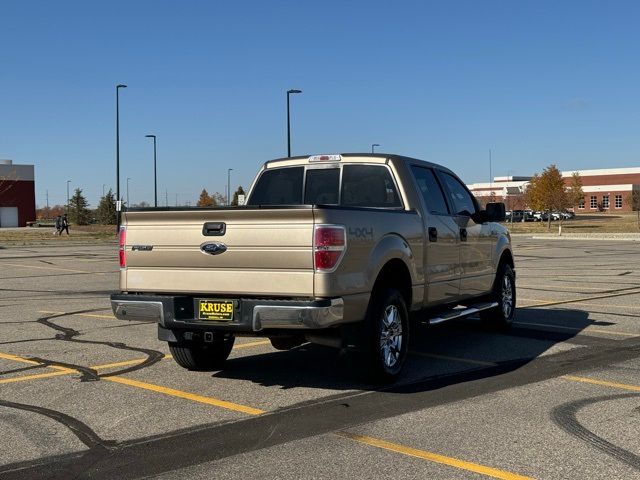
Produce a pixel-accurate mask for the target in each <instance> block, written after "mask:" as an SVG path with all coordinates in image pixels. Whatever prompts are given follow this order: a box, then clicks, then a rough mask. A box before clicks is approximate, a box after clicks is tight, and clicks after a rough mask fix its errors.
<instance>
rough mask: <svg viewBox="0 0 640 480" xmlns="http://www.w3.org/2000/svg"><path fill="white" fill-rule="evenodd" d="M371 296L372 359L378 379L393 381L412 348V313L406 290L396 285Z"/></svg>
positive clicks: (368, 315) (372, 371)
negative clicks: (403, 293) (404, 294)
mask: <svg viewBox="0 0 640 480" xmlns="http://www.w3.org/2000/svg"><path fill="white" fill-rule="evenodd" d="M380 293H381V294H378V292H374V295H376V296H377V298H373V299H372V300H371V305H370V306H369V311H368V313H367V320H366V322H367V327H368V329H369V333H370V334H369V345H368V347H369V348H368V353H367V355H368V359H367V360H368V361H367V363H368V364H369V367H370V368H371V373H372V377H373V379H374V380H375V381H380V382H385V383H388V382H393V381H394V380H396V379H397V378H398V376H399V374H400V371H401V370H402V366H403V365H404V362H405V360H406V358H407V352H408V350H409V314H408V311H407V305H406V302H405V299H404V297H403V296H402V294H401V293H400V292H399V291H398V290H396V289H393V288H389V289H386V290H384V291H382V292H380Z"/></svg>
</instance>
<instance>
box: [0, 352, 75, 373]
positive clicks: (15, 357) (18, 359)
mask: <svg viewBox="0 0 640 480" xmlns="http://www.w3.org/2000/svg"><path fill="white" fill-rule="evenodd" d="M0 358H4V359H5V360H13V361H14V362H20V363H28V364H29V365H42V366H46V367H47V368H53V369H54V370H59V371H61V372H63V371H64V372H68V373H71V372H75V370H73V369H71V368H66V367H60V366H58V365H47V364H46V363H42V362H37V361H35V360H30V359H28V358H24V357H19V356H18V355H12V354H10V353H0Z"/></svg>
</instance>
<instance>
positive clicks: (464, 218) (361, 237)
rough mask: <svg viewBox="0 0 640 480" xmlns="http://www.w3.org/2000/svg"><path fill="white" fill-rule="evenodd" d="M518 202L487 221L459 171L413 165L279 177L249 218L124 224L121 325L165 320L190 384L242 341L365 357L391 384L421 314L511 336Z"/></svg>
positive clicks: (284, 170)
mask: <svg viewBox="0 0 640 480" xmlns="http://www.w3.org/2000/svg"><path fill="white" fill-rule="evenodd" d="M504 219H505V210H504V204H503V203H489V204H487V206H486V208H485V209H481V208H480V206H479V204H478V202H477V201H476V199H475V198H474V196H473V195H472V194H471V193H470V192H469V190H468V189H467V187H466V186H465V184H464V183H463V182H462V181H461V180H460V179H459V178H458V177H457V176H456V174H455V173H453V172H452V171H451V170H449V169H447V168H445V167H443V166H440V165H436V164H434V163H428V162H424V161H421V160H417V159H413V158H407V157H402V156H397V155H373V154H372V155H362V154H344V155H314V156H311V157H294V158H286V159H280V160H274V161H270V162H267V163H265V165H264V166H263V167H262V169H261V170H260V172H258V175H257V177H256V180H255V181H254V183H253V186H252V188H251V190H250V191H249V195H248V201H247V205H246V206H243V207H234V208H227V207H217V208H185V209H176V208H151V209H150V208H138V209H131V210H127V211H125V212H124V213H123V224H122V227H121V230H120V253H119V257H120V290H121V293H117V294H114V295H111V305H112V309H113V312H114V314H115V316H116V317H117V318H119V319H128V320H146V321H149V320H155V321H157V322H158V337H159V339H160V340H163V341H166V342H168V343H169V349H170V350H171V352H172V355H173V358H174V360H175V361H176V362H177V363H178V364H179V365H181V366H182V367H184V368H187V369H189V370H213V369H220V368H222V366H223V363H224V361H225V360H226V358H227V357H228V356H229V353H230V352H231V349H232V347H233V344H234V341H235V337H236V336H241V335H245V336H264V337H268V338H269V339H270V340H271V343H272V345H273V346H274V347H275V348H276V349H281V350H286V349H290V348H294V347H296V346H298V345H300V344H302V343H304V342H315V343H319V344H324V345H331V346H335V347H339V348H354V349H357V350H358V351H361V352H362V353H363V354H364V355H365V357H366V359H367V370H369V371H370V372H371V373H374V374H375V376H376V377H377V378H378V379H379V380H383V381H385V380H386V381H389V380H393V379H394V378H396V377H397V375H398V374H399V373H400V370H401V369H402V366H403V364H404V362H405V359H406V357H407V353H408V346H409V336H410V329H411V327H410V323H409V319H410V317H409V313H410V312H413V313H416V314H418V313H421V317H422V319H424V320H426V321H428V322H429V323H431V324H438V323H441V322H444V321H448V320H452V319H455V318H461V317H466V316H469V315H473V314H476V313H479V315H480V318H481V320H482V321H483V322H485V323H486V324H488V325H490V326H491V327H492V328H504V327H508V326H509V325H510V324H511V322H512V321H513V318H514V312H515V301H516V284H515V266H514V261H513V253H512V250H511V237H510V235H509V232H508V230H507V229H506V228H505V227H503V226H502V225H500V224H498V223H496V222H500V221H504Z"/></svg>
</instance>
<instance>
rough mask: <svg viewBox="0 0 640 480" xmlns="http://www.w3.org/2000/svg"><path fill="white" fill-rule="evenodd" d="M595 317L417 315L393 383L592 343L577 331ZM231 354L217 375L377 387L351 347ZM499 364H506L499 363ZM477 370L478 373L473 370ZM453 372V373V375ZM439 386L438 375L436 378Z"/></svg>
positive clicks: (490, 367)
mask: <svg viewBox="0 0 640 480" xmlns="http://www.w3.org/2000/svg"><path fill="white" fill-rule="evenodd" d="M594 324H596V325H601V326H602V325H604V326H605V328H606V325H608V324H610V323H609V322H594V321H592V320H590V319H589V312H585V311H582V310H571V309H535V308H519V309H518V311H517V315H516V321H515V323H514V325H513V326H512V328H511V329H509V330H508V331H505V332H491V331H487V330H486V328H485V327H484V326H483V325H482V324H481V323H480V322H479V320H478V319H474V318H469V319H466V320H461V321H454V322H451V323H448V324H444V325H440V326H436V327H427V326H426V325H423V324H421V323H420V322H419V321H417V322H414V323H413V325H412V331H411V341H410V346H409V358H408V359H407V363H405V367H404V371H403V374H402V376H401V378H400V379H399V380H398V382H397V384H396V385H397V386H401V385H408V384H413V383H420V382H424V381H428V380H429V379H434V378H439V379H446V377H447V376H450V377H451V383H459V381H460V380H459V379H460V375H458V374H460V373H464V372H474V375H473V377H474V378H482V374H481V372H483V371H486V376H493V375H496V374H498V373H505V372H508V371H511V370H515V369H517V368H520V367H522V366H523V365H525V364H527V363H529V362H530V361H532V360H534V359H536V358H539V357H540V356H543V355H552V354H554V353H560V352H566V351H568V350H571V349H573V348H576V347H579V346H585V345H590V344H593V342H594V341H600V340H594V339H593V338H592V337H586V336H578V335H579V333H580V332H581V331H582V330H583V329H584V328H586V327H588V326H590V325H594ZM241 355H242V356H237V357H234V356H233V354H232V357H230V358H229V360H228V361H227V363H226V367H225V369H224V370H222V371H219V372H216V373H215V374H213V377H215V378H229V379H236V380H245V381H249V382H253V383H256V384H259V385H261V386H268V387H280V388H281V389H292V388H314V389H326V390H338V391H341V390H377V389H379V386H377V385H375V384H372V383H368V382H367V381H366V377H367V366H366V363H364V361H363V360H362V358H361V355H358V354H357V353H354V352H349V353H337V350H335V349H331V348H329V347H323V346H319V345H312V344H305V345H302V346H300V347H297V348H294V349H292V350H289V351H284V352H280V351H273V352H269V353H264V354H259V355H247V354H246V353H242V354H241ZM496 367H503V368H496ZM478 375H480V376H478ZM456 379H458V380H456ZM438 383H439V386H442V382H438Z"/></svg>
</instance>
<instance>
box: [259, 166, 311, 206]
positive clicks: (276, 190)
mask: <svg viewBox="0 0 640 480" xmlns="http://www.w3.org/2000/svg"><path fill="white" fill-rule="evenodd" d="M303 177H304V167H291V168H274V169H273V170H265V171H264V172H263V173H262V175H261V176H260V179H259V180H258V183H257V184H256V187H255V189H254V192H253V193H252V194H251V198H250V199H249V201H248V202H247V205H300V204H301V203H302V179H303Z"/></svg>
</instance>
